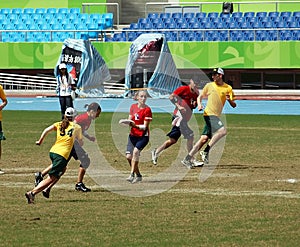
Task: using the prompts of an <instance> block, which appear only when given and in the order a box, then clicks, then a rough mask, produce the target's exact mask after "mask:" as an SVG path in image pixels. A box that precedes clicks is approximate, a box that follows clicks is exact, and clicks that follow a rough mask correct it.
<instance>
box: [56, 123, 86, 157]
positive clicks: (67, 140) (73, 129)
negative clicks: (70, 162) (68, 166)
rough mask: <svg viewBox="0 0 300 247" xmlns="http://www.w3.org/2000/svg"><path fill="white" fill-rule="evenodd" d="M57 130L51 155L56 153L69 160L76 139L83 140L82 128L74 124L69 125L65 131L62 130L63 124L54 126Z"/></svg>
mask: <svg viewBox="0 0 300 247" xmlns="http://www.w3.org/2000/svg"><path fill="white" fill-rule="evenodd" d="M53 125H54V126H55V129H56V141H55V143H54V145H53V146H52V148H51V149H50V152H51V153H56V154H59V155H61V156H63V157H64V158H65V159H68V158H69V156H70V153H71V151H72V148H73V145H74V141H75V139H77V140H81V139H82V131H81V127H80V125H78V124H75V123H73V122H70V123H69V126H68V128H66V129H65V130H64V131H62V130H61V122H56V123H54V124H53Z"/></svg>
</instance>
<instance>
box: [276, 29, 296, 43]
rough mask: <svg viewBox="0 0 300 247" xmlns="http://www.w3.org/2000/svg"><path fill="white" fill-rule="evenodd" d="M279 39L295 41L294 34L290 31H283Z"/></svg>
mask: <svg viewBox="0 0 300 247" xmlns="http://www.w3.org/2000/svg"><path fill="white" fill-rule="evenodd" d="M279 39H280V40H286V41H288V40H293V33H292V31H289V30H281V31H280V34H279Z"/></svg>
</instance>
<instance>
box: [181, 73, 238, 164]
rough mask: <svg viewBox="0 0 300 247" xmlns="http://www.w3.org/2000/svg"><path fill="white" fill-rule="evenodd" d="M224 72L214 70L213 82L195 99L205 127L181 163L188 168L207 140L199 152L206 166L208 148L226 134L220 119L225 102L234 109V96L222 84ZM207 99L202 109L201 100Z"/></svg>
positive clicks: (225, 84)
mask: <svg viewBox="0 0 300 247" xmlns="http://www.w3.org/2000/svg"><path fill="white" fill-rule="evenodd" d="M223 77H224V71H223V69H221V68H217V69H214V70H213V72H212V78H213V80H214V81H213V82H210V83H207V84H206V85H205V86H204V88H203V90H202V92H201V94H200V95H199V96H198V98H197V103H198V110H199V111H201V110H203V109H204V113H203V117H204V120H205V126H204V129H203V132H202V135H201V137H200V139H199V141H198V142H197V143H196V144H195V145H194V146H193V148H192V150H191V151H190V152H189V154H188V155H187V156H186V157H185V158H184V160H183V161H182V163H183V164H184V165H186V166H189V163H190V162H191V158H192V157H193V156H194V155H195V154H196V153H197V152H198V151H199V150H200V149H201V148H202V147H203V145H204V144H205V143H207V142H208V141H209V140H210V141H209V143H208V144H207V146H206V147H205V149H204V150H203V151H201V152H200V155H201V157H202V160H203V162H204V164H208V154H209V150H210V148H211V147H212V146H213V145H215V144H216V143H217V142H218V141H219V140H220V139H221V138H222V137H224V136H225V135H226V134H227V131H226V128H225V126H224V124H223V122H222V121H221V119H220V116H221V114H222V110H223V107H224V105H225V102H226V101H228V103H229V104H230V106H231V107H233V108H235V107H236V103H235V95H234V93H233V90H232V87H231V86H230V85H228V84H227V83H225V82H224V79H223ZM204 98H207V104H206V107H205V108H204V107H203V104H202V100H203V99H204Z"/></svg>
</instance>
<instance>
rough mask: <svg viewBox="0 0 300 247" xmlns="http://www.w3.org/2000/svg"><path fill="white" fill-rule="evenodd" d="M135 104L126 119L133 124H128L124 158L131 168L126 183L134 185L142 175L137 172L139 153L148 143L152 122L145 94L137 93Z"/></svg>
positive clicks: (140, 179) (143, 92)
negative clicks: (128, 130)
mask: <svg viewBox="0 0 300 247" xmlns="http://www.w3.org/2000/svg"><path fill="white" fill-rule="evenodd" d="M136 98H137V103H135V104H132V105H131V107H130V112H129V117H128V119H130V120H132V121H133V122H132V123H131V124H130V127H131V129H130V133H129V136H128V143H127V150H126V158H127V160H128V163H129V164H130V166H131V171H130V176H129V177H128V178H127V181H128V182H130V183H136V182H140V181H142V175H141V173H140V171H139V157H140V152H141V151H142V150H143V149H144V147H146V145H147V144H148V142H149V134H150V132H149V125H150V122H151V121H152V111H151V108H150V107H149V106H148V105H146V104H145V103H146V100H147V92H146V91H139V92H138V93H137V96H136Z"/></svg>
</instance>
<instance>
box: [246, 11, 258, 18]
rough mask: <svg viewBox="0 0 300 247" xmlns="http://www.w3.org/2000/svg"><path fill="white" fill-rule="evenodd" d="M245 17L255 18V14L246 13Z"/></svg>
mask: <svg viewBox="0 0 300 247" xmlns="http://www.w3.org/2000/svg"><path fill="white" fill-rule="evenodd" d="M243 16H244V17H246V18H248V17H255V13H254V12H245V13H244V15H243Z"/></svg>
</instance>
